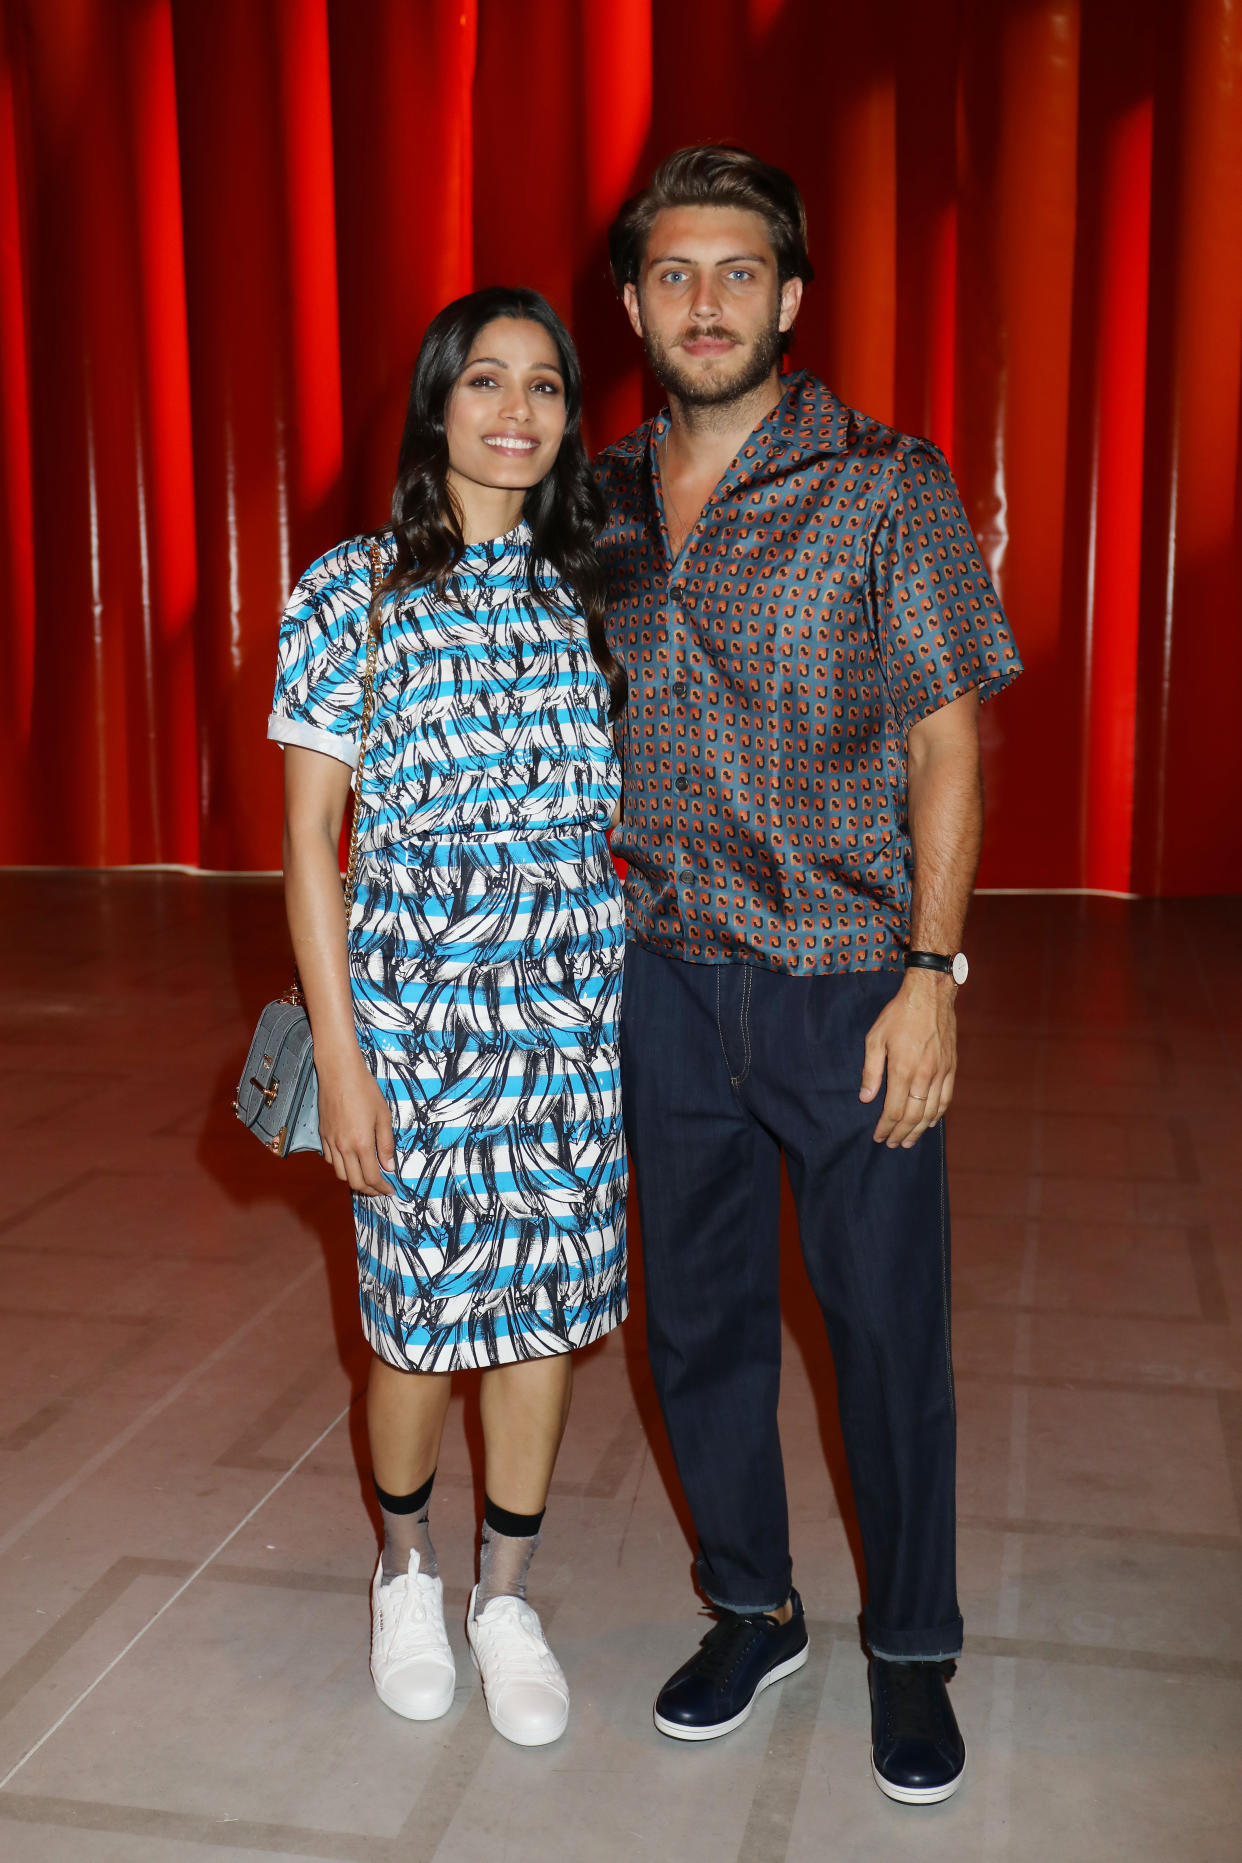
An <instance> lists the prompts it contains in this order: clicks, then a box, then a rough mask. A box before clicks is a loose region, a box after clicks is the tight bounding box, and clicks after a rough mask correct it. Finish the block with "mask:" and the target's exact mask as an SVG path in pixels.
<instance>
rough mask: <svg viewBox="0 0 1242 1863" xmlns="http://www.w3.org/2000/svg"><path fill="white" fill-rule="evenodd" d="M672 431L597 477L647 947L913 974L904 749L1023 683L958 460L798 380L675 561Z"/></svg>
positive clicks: (808, 379)
mask: <svg viewBox="0 0 1242 1863" xmlns="http://www.w3.org/2000/svg"><path fill="white" fill-rule="evenodd" d="M667 425H668V419H667V412H665V413H664V414H661V415H660V416H658V417H657V418H656V419H655V420H653V421H648V422H646V423H644V425H643V426H641V427H639V428H638V429H636V431H635V432H634V433H632V434H630V435H628V436H627V437H626V438H625V439H624V440H620V441H618V442H617V444H616V445H615V446H611V447H609V448H608V449H607V450H606V451H605V452H604V453H603V454H601V456H600V458H599V459H598V460H597V462H596V470H597V473H598V476H599V481H600V485H601V487H602V489H603V492H604V494H605V497H606V499H607V501H608V511H609V516H608V523H607V527H606V529H605V531H604V533H603V536H602V538H601V545H600V547H601V551H602V554H603V559H604V563H605V567H606V570H607V574H608V580H609V615H608V627H609V640H610V642H611V645H612V647H613V650H614V652H615V653H617V655H618V657H619V658H621V659H622V660H623V661H624V662H625V666H626V669H627V671H628V673H629V678H630V702H629V708H628V711H627V713H626V716H625V718H624V719H623V720H622V722H621V726H620V731H621V739H622V747H623V753H624V765H625V795H624V805H623V806H624V815H623V820H622V823H621V826H620V827H619V828H618V829H617V830H616V832H615V834H614V836H613V848H614V851H615V852H616V853H617V854H618V855H620V856H621V857H622V858H624V859H625V860H626V861H627V862H628V863H629V870H628V873H627V876H626V906H627V912H628V916H629V922H630V930H631V933H632V935H634V936H635V937H637V938H638V939H639V940H641V942H642V943H644V944H646V945H649V946H650V947H651V948H652V949H653V950H656V951H660V952H663V953H664V954H666V955H668V956H672V957H680V958H684V959H687V960H688V961H690V962H692V963H705V964H718V963H730V962H737V961H749V962H752V963H757V964H762V965H765V966H766V967H768V968H769V969H773V970H781V971H786V972H788V973H790V974H792V975H799V976H802V975H808V976H809V975H823V974H827V973H831V972H834V971H847V970H891V969H894V968H896V967H897V966H898V965H899V964H900V961H901V949H902V946H903V944H904V943H905V941H906V938H907V935H908V925H909V915H910V899H911V880H912V873H913V856H912V849H911V844H910V835H909V827H908V822H907V794H906V736H907V733H908V731H909V729H910V727H911V725H913V724H915V723H916V722H917V721H918V720H919V719H920V718H924V717H926V716H928V715H929V714H930V713H931V712H933V711H935V710H936V709H937V708H938V707H939V706H941V705H946V704H948V703H949V701H950V700H952V699H955V698H958V697H960V696H961V695H962V694H963V693H965V692H968V691H969V690H970V689H971V688H972V687H974V688H977V689H978V692H979V695H980V697H981V698H989V697H991V696H992V694H993V693H996V692H999V691H1000V690H1001V688H1002V687H1004V686H1006V685H1008V684H1009V683H1010V681H1011V680H1013V679H1015V678H1016V677H1017V676H1018V674H1019V673H1020V672H1021V670H1022V666H1021V661H1020V660H1019V658H1018V653H1017V649H1016V647H1015V645H1014V641H1013V636H1012V634H1011V632H1010V630H1009V626H1008V623H1007V622H1006V620H1005V617H1004V614H1003V613H1002V611H1001V606H1000V603H999V601H998V599H997V596H996V591H995V590H994V588H993V587H992V583H991V581H990V579H989V577H988V574H987V571H986V569H985V568H984V566H983V562H982V559H981V557H980V555H979V550H978V546H977V545H976V543H975V540H974V537H973V535H972V533H971V529H970V525H969V522H968V520H967V517H966V513H965V511H964V510H963V509H962V503H961V499H960V498H959V496H958V493H957V488H956V487H955V485H954V483H953V479H952V477H951V475H950V473H949V469H948V466H947V465H946V463H945V460H944V456H943V454H942V453H940V452H939V451H938V450H937V448H936V447H934V446H932V445H931V444H930V442H929V441H926V440H919V439H913V438H911V437H909V436H908V435H905V434H901V433H897V432H895V431H894V430H893V429H892V428H890V427H885V426H883V425H882V424H881V423H880V422H879V421H875V420H871V419H869V418H868V417H867V416H866V415H863V414H859V413H856V412H855V411H854V409H852V408H848V407H846V406H845V405H844V404H843V403H842V402H841V401H839V400H838V399H837V397H836V396H835V395H834V394H832V393H831V392H830V390H829V389H827V388H826V387H825V386H824V385H823V383H822V382H819V381H817V380H816V379H815V377H814V376H811V375H808V374H805V373H802V372H799V373H797V374H794V375H791V376H789V377H788V378H787V386H786V391H785V393H784V395H783V397H782V399H781V401H780V402H779V403H778V405H777V407H776V408H775V409H774V410H773V412H772V414H771V415H770V416H769V417H768V419H767V420H766V421H764V422H763V424H762V425H761V426H759V427H757V428H756V429H755V431H754V432H753V433H752V434H751V436H750V438H749V440H748V441H747V442H746V445H745V446H744V447H743V448H742V450H741V452H740V453H739V454H738V456H737V458H736V459H735V460H734V461H733V462H732V464H731V466H730V467H729V469H728V471H727V472H726V473H725V475H724V477H723V478H722V479H721V481H720V484H719V485H718V486H717V488H716V490H715V492H714V493H713V494H712V496H711V498H710V499H709V500H708V502H707V504H706V505H705V506H704V508H703V512H702V514H701V516H700V518H699V521H698V523H697V525H696V526H695V528H694V529H693V530H692V531H691V533H690V535H689V536H688V537H687V539H686V542H685V545H684V547H683V549H682V552H681V555H680V556H679V557H678V559H677V560H676V562H674V561H672V559H671V557H670V553H669V544H668V534H667V530H666V527H665V523H664V513H663V506H662V501H661V494H660V489H659V474H658V469H657V463H656V461H657V448H658V446H659V443H660V440H661V439H662V438H663V435H664V433H665V431H666V430H667Z"/></svg>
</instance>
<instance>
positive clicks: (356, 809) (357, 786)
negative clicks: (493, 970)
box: [280, 543, 383, 1008]
mask: <svg viewBox="0 0 1242 1863" xmlns="http://www.w3.org/2000/svg"><path fill="white" fill-rule="evenodd" d="M382 568H383V565H382V563H381V561H380V548H379V545H378V543H372V545H371V600H370V602H369V603H368V605H367V670H366V673H365V674H364V676H363V681H362V719H361V722H360V723H359V726H358V767H357V769H356V770H355V772H354V806H353V813H352V815H351V817H350V823H349V859H348V860H347V861H346V863H345V891H344V895H343V900H344V905H345V929H346V931H348V930H349V919H350V914H351V913H352V912H353V909H354V892H355V890H356V888H357V884H358V821H359V818H360V816H361V814H362V766H363V762H364V760H365V758H366V754H367V734H368V732H369V731H370V729H371V715H372V713H373V712H374V710H375V662H376V658H377V656H378V653H379V632H378V630H377V629H376V627H375V605H376V603H377V602H378V601H379V599H380V594H379V585H380V580H381V574H380V572H381V570H382ZM280 1000H281V1002H283V1003H293V1004H295V1005H296V1006H298V1007H299V1008H305V1006H306V997H305V995H304V994H303V991H302V979H301V978H300V977H299V976H298V974H297V971H296V970H295V971H294V973H293V984H292V987H291V988H290V989H288V990H286V991H285V994H284V995H283V996H282V997H281V999H280Z"/></svg>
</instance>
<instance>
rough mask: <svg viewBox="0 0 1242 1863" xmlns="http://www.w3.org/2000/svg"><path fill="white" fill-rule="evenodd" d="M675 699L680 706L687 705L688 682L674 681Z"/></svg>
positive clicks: (682, 680)
mask: <svg viewBox="0 0 1242 1863" xmlns="http://www.w3.org/2000/svg"><path fill="white" fill-rule="evenodd" d="M673 697H674V698H675V699H676V701H677V703H678V704H679V705H682V704H684V703H685V698H686V682H685V680H684V679H675V680H674V681H673Z"/></svg>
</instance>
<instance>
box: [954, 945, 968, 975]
mask: <svg viewBox="0 0 1242 1863" xmlns="http://www.w3.org/2000/svg"><path fill="white" fill-rule="evenodd" d="M969 975H970V965H969V964H968V963H967V962H966V953H965V952H964V951H959V952H958V954H957V956H956V957H955V958H954V960H953V981H954V983H965V981H966V979H967V977H969Z"/></svg>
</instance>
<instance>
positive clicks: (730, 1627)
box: [655, 1591, 810, 1740]
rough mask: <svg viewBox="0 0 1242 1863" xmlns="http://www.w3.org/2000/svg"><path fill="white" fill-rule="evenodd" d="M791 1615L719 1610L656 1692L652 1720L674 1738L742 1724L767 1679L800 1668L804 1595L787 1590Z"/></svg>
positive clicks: (805, 1650)
mask: <svg viewBox="0 0 1242 1863" xmlns="http://www.w3.org/2000/svg"><path fill="white" fill-rule="evenodd" d="M789 1596H790V1602H791V1603H792V1605H793V1616H792V1617H791V1618H790V1620H789V1622H788V1623H787V1624H778V1623H777V1622H776V1619H775V1618H773V1617H739V1616H738V1615H737V1613H736V1612H735V1611H722V1612H721V1614H720V1621H719V1623H718V1624H716V1626H715V1627H714V1629H711V1630H709V1631H708V1633H707V1635H706V1636H705V1637H704V1638H703V1641H702V1643H700V1645H699V1648H698V1654H697V1655H695V1656H692V1657H691V1658H690V1660H689V1662H687V1663H683V1664H682V1666H681V1668H680V1669H678V1670H677V1672H676V1674H675V1675H671V1676H670V1677H669V1679H668V1681H667V1682H666V1683H665V1684H664V1687H663V1688H662V1689H661V1690H660V1692H659V1694H658V1695H657V1696H656V1704H655V1724H656V1726H657V1727H658V1728H659V1730H660V1732H661V1733H662V1734H671V1735H672V1737H673V1739H674V1740H715V1739H716V1738H717V1737H718V1736H719V1735H720V1734H727V1733H731V1732H732V1731H733V1729H734V1728H735V1727H740V1726H741V1725H742V1722H743V1721H744V1720H746V1718H747V1716H748V1715H749V1714H750V1711H751V1709H752V1708H753V1707H754V1705H755V1701H756V1698H757V1697H758V1696H759V1695H760V1694H761V1693H762V1691H763V1690H764V1689H765V1688H766V1687H767V1686H768V1684H769V1682H779V1681H780V1679H781V1677H782V1676H785V1675H792V1674H793V1672H794V1670H795V1669H800V1668H801V1667H802V1665H803V1663H804V1662H805V1661H806V1659H807V1657H808V1655H809V1654H810V1646H809V1644H808V1642H807V1635H806V1618H805V1617H804V1615H803V1612H802V1600H801V1598H800V1597H799V1596H798V1594H797V1592H796V1591H791V1592H790V1594H789Z"/></svg>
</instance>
